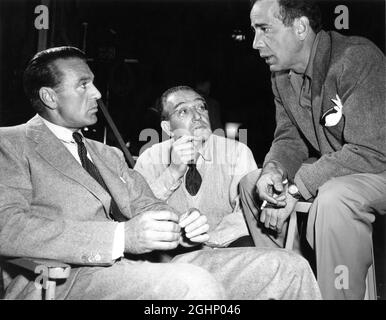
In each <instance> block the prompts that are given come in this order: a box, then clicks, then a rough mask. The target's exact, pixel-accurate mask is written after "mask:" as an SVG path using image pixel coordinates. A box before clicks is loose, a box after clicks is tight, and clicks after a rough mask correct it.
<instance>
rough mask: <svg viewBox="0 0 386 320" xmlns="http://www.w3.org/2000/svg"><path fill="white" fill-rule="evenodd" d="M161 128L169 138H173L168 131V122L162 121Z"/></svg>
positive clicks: (171, 133)
mask: <svg viewBox="0 0 386 320" xmlns="http://www.w3.org/2000/svg"><path fill="white" fill-rule="evenodd" d="M161 128H162V130H163V131H165V132H166V133H167V135H168V136H169V137H173V135H174V134H173V132H172V131H171V130H170V121H167V120H162V121H161Z"/></svg>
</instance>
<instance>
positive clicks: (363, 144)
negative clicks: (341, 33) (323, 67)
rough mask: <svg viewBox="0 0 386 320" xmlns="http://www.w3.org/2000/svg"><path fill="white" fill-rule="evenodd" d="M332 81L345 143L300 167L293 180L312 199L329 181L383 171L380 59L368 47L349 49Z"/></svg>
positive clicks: (385, 148)
mask: <svg viewBox="0 0 386 320" xmlns="http://www.w3.org/2000/svg"><path fill="white" fill-rule="evenodd" d="M336 81H337V87H338V92H337V94H338V95H339V97H340V99H341V101H342V104H343V109H342V110H343V117H344V121H345V123H344V129H343V139H344V140H345V143H344V145H343V147H342V148H341V149H340V150H337V151H336V152H332V153H328V154H324V155H323V156H322V157H321V158H319V160H318V161H316V162H314V163H313V164H311V165H306V166H302V167H301V168H300V170H299V171H298V172H297V174H296V177H295V182H297V181H298V182H299V184H300V185H304V186H305V187H306V189H307V190H308V191H309V192H310V193H311V194H312V195H314V196H315V195H316V193H317V190H318V188H319V187H320V186H321V185H323V184H324V183H325V182H326V181H327V180H329V179H330V178H332V177H338V176H343V175H348V174H355V173H364V172H365V173H379V172H382V171H385V170H386V107H385V58H384V55H383V54H382V53H381V52H380V51H379V50H378V49H377V48H374V47H373V46H370V45H357V46H355V47H350V48H349V49H347V50H346V52H345V54H344V56H343V59H342V62H341V68H340V72H339V74H338V76H337V79H336ZM333 98H335V97H333ZM300 191H301V190H300Z"/></svg>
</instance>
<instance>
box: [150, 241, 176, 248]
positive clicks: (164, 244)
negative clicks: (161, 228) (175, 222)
mask: <svg viewBox="0 0 386 320" xmlns="http://www.w3.org/2000/svg"><path fill="white" fill-rule="evenodd" d="M178 245H179V241H154V242H151V243H150V245H149V249H151V250H173V249H175V248H177V247H178Z"/></svg>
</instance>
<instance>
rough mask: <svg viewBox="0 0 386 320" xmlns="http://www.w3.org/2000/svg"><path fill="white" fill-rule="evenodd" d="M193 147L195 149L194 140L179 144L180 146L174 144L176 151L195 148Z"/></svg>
mask: <svg viewBox="0 0 386 320" xmlns="http://www.w3.org/2000/svg"><path fill="white" fill-rule="evenodd" d="M193 149H194V145H193V142H185V143H183V144H179V145H178V146H174V151H175V152H183V151H186V150H193Z"/></svg>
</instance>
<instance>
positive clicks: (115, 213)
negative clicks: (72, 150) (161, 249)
mask: <svg viewBox="0 0 386 320" xmlns="http://www.w3.org/2000/svg"><path fill="white" fill-rule="evenodd" d="M72 137H73V138H74V140H75V142H76V143H77V145H78V154H79V158H80V161H81V162H82V167H83V168H84V169H86V171H87V172H88V173H89V174H90V176H92V177H93V178H94V179H95V180H96V181H97V182H98V183H99V184H100V185H101V186H102V187H103V189H105V190H106V191H107V192H108V194H109V195H110V196H111V194H110V191H109V189H108V188H107V186H106V184H105V182H104V181H103V178H102V176H101V174H100V173H99V170H98V168H97V167H96V166H95V164H94V163H92V161H91V160H90V159H89V158H88V157H87V149H86V146H85V145H84V143H83V141H82V135H81V134H80V133H79V132H74V133H73V134H72ZM110 217H111V218H112V219H114V220H116V221H119V222H122V221H127V220H128V219H127V218H126V217H125V216H124V215H123V214H122V213H121V211H120V210H119V208H118V206H117V204H116V202H115V201H114V198H113V197H112V196H111V205H110Z"/></svg>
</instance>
